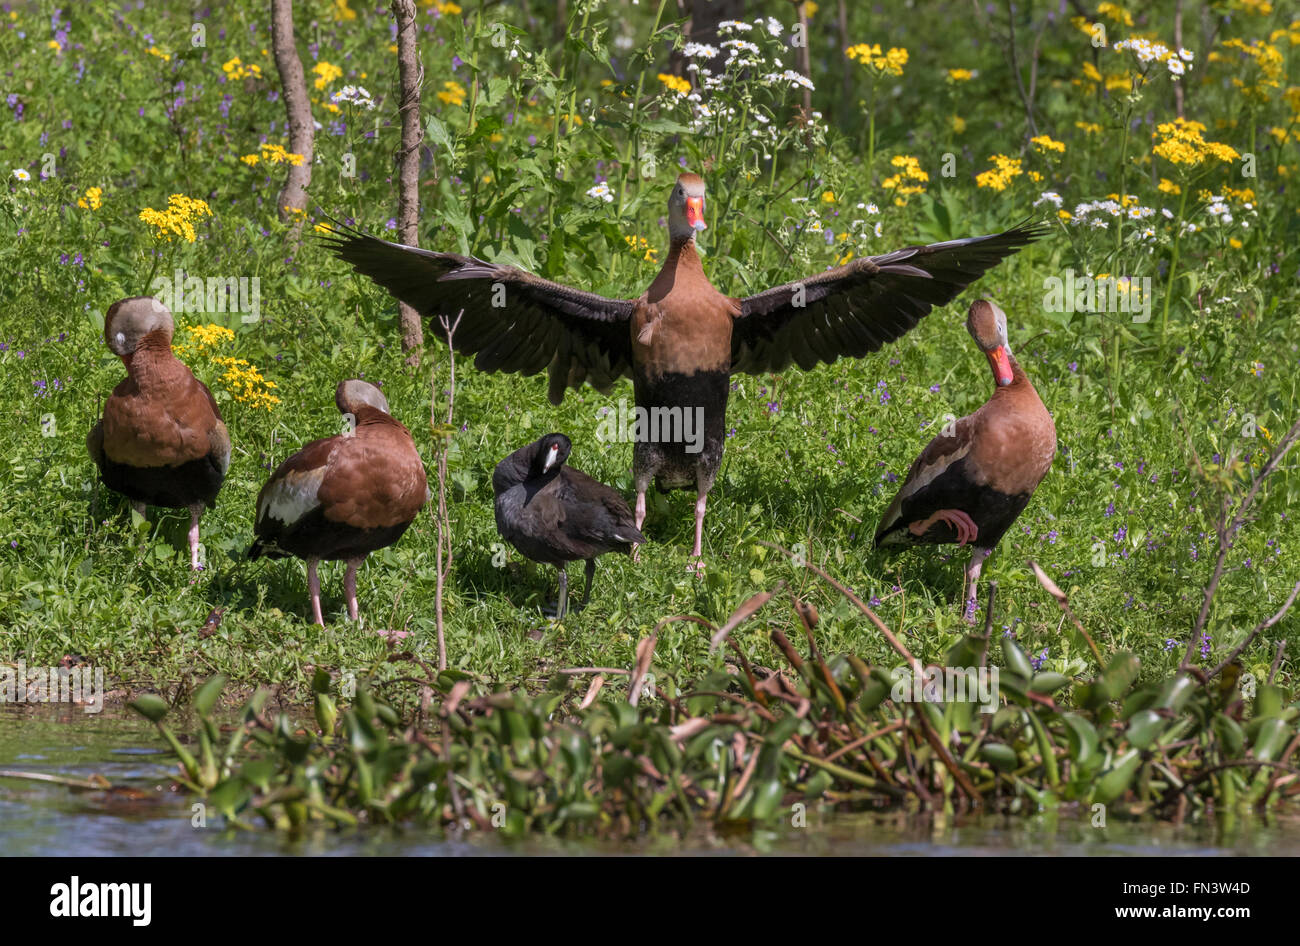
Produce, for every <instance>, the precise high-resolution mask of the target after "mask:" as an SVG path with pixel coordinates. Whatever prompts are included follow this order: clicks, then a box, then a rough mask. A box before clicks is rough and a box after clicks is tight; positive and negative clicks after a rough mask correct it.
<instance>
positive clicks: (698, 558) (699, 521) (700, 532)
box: [689, 493, 709, 575]
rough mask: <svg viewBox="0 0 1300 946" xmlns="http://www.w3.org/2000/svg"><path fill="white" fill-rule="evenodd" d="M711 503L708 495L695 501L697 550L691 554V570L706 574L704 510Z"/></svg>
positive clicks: (702, 495) (703, 495) (700, 496)
mask: <svg viewBox="0 0 1300 946" xmlns="http://www.w3.org/2000/svg"><path fill="white" fill-rule="evenodd" d="M708 502H709V494H708V493H700V495H699V496H698V497H696V499H695V548H694V550H693V551H692V552H691V559H692V562H691V564H690V566H689V568H690V570H692V571H695V572H697V573H699V574H701V575H702V574H704V559H703V555H704V552H703V548H704V510H705V507H706V506H707V505H708Z"/></svg>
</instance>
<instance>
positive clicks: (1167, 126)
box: [1152, 118, 1241, 167]
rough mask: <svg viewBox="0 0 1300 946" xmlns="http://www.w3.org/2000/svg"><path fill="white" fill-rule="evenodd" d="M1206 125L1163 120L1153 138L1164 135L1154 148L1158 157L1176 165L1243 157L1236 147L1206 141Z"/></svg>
mask: <svg viewBox="0 0 1300 946" xmlns="http://www.w3.org/2000/svg"><path fill="white" fill-rule="evenodd" d="M1203 131H1205V126H1204V125H1203V124H1201V123H1200V122H1196V121H1188V120H1187V119H1185V118H1176V119H1174V120H1173V121H1172V122H1162V123H1161V124H1159V125H1157V126H1156V133H1155V135H1153V136H1152V137H1158V136H1163V137H1161V138H1160V141H1159V143H1158V144H1156V146H1155V147H1154V148H1153V149H1152V150H1153V151H1154V152H1155V154H1156V156H1157V157H1161V158H1164V159H1165V160H1166V161H1169V162H1171V163H1173V164H1185V165H1187V166H1188V167H1196V166H1197V165H1199V164H1201V163H1202V162H1203V161H1206V160H1207V159H1212V160H1215V161H1235V160H1236V159H1237V158H1239V157H1241V155H1239V154H1238V153H1237V151H1236V149H1234V148H1232V147H1230V146H1228V145H1225V144H1221V143H1219V142H1216V141H1206V140H1205V139H1204V138H1203V137H1202V135H1201V133H1202V132H1203Z"/></svg>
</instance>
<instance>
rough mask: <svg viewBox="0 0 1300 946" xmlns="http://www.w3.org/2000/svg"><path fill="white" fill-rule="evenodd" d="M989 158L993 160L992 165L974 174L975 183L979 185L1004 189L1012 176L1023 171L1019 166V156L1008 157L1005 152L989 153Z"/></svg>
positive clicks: (998, 189) (1018, 174)
mask: <svg viewBox="0 0 1300 946" xmlns="http://www.w3.org/2000/svg"><path fill="white" fill-rule="evenodd" d="M989 160H990V161H992V162H993V167H991V168H989V170H987V171H981V172H980V173H979V174H976V175H975V184H976V185H977V186H979V187H988V188H990V189H992V190H995V191H1004V190H1006V189H1007V185H1008V184H1010V183H1011V180H1012V178H1016V177H1019V176H1020V175H1021V174H1023V173H1024V171H1023V170H1022V169H1021V167H1020V164H1021V161H1020V159H1019V158H1012V157H1008V156H1007V155H1005V154H991V155H989Z"/></svg>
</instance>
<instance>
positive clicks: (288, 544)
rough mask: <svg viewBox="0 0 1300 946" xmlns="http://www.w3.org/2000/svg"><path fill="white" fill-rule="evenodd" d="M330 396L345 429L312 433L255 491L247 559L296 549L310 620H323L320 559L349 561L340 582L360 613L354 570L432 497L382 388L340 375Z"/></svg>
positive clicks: (352, 613) (352, 612)
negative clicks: (314, 435)
mask: <svg viewBox="0 0 1300 946" xmlns="http://www.w3.org/2000/svg"><path fill="white" fill-rule="evenodd" d="M334 403H335V404H337V405H338V409H339V411H340V413H342V414H343V415H344V416H345V417H346V418H348V421H349V429H348V430H347V431H345V432H344V433H341V434H338V435H336V436H334V437H326V438H325V439H323V440H313V441H312V442H311V443H309V444H307V446H305V447H303V448H302V449H301V450H299V451H298V452H297V453H295V454H294V455H293V456H291V457H289V459H287V460H285V461H284V462H283V463H281V464H280V465H279V467H277V468H276V471H275V472H274V473H272V474H271V478H270V479H269V480H267V481H266V485H265V486H263V487H262V491H261V492H260V493H258V495H257V521H256V522H255V523H254V526H253V532H254V534H255V535H256V537H257V538H256V540H255V541H254V542H253V547H252V548H251V549H250V550H249V553H248V557H249V558H258V557H259V556H262V555H265V556H267V557H269V558H285V557H286V556H289V555H296V556H297V557H298V558H302V559H306V561H307V588H308V591H309V592H310V594H311V615H312V620H314V621H315V622H316V623H317V624H319V625H321V626H322V627H323V626H324V625H325V619H324V618H323V617H322V616H321V609H320V579H319V577H317V574H316V565H317V563H318V562H320V560H321V559H325V560H327V561H340V560H342V561H345V562H347V565H348V567H347V573H346V574H345V576H344V579H343V588H344V591H345V592H346V593H347V599H348V616H349V617H350V618H352V620H354V621H355V620H357V617H358V609H357V569H358V568H359V567H360V566H361V562H362V561H363V560H364V559H365V557H366V556H367V555H369V554H370V553H371V552H373V551H375V550H376V549H382V548H384V547H385V546H388V545H392V544H393V543H394V542H396V541H397V540H398V539H400V538H401V537H402V533H404V532H405V531H406V530H407V528H408V527H409V526H410V525H411V523H412V522H414V521H415V517H416V516H417V515H419V513H420V509H421V508H423V506H424V504H425V502H427V501H428V499H429V485H428V481H427V479H426V478H425V475H424V463H423V462H422V461H421V460H420V454H419V451H417V450H416V449H415V441H413V440H412V439H411V434H410V431H408V430H407V429H406V428H405V427H403V426H402V425H401V424H400V423H399V422H398V421H396V420H394V419H393V417H392V415H391V414H390V413H389V411H388V401H387V399H386V398H385V397H384V395H383V394H382V393H380V390H379V389H378V388H377V387H375V386H374V385H373V384H367V383H366V382H365V381H357V380H349V381H340V382H339V386H338V388H337V389H336V390H335V392H334Z"/></svg>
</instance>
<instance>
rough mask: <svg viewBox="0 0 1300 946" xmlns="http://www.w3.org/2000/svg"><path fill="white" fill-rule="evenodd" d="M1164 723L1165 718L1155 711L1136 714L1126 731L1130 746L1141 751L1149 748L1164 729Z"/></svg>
mask: <svg viewBox="0 0 1300 946" xmlns="http://www.w3.org/2000/svg"><path fill="white" fill-rule="evenodd" d="M1164 723H1165V721H1164V717H1162V716H1161V715H1160V714H1159V713H1157V712H1156V711H1155V710H1149V709H1145V710H1141V711H1140V712H1138V713H1135V714H1134V715H1133V718H1132V719H1130V720H1129V724H1128V730H1127V731H1126V735H1127V736H1128V741H1129V744H1130V745H1133V746H1136V747H1137V748H1139V749H1146V748H1148V747H1149V746H1150V745H1151V743H1153V742H1155V739H1156V736H1157V735H1159V734H1160V731H1161V730H1162V729H1163V728H1164Z"/></svg>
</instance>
